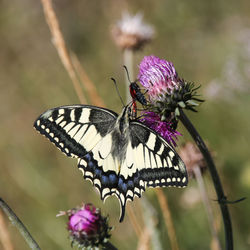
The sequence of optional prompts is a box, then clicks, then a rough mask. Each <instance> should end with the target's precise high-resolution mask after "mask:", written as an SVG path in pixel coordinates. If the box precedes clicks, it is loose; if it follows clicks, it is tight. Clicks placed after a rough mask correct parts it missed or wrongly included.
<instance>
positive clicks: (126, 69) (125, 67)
mask: <svg viewBox="0 0 250 250" xmlns="http://www.w3.org/2000/svg"><path fill="white" fill-rule="evenodd" d="M123 68H124V69H125V71H126V73H127V77H128V81H129V82H130V83H131V80H130V77H129V73H128V68H127V66H125V65H123Z"/></svg>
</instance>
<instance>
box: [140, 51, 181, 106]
mask: <svg viewBox="0 0 250 250" xmlns="http://www.w3.org/2000/svg"><path fill="white" fill-rule="evenodd" d="M139 68H140V72H139V75H138V79H139V81H140V83H141V84H142V85H143V86H144V88H146V89H147V90H148V92H147V93H148V96H149V98H150V101H151V102H154V101H157V100H162V98H163V97H164V96H165V94H168V95H171V94H172V93H173V91H174V90H175V89H178V87H179V81H178V79H179V78H178V74H177V72H176V70H175V68H174V65H173V64H172V63H171V62H168V61H166V60H164V59H160V58H158V57H156V56H153V55H152V56H145V57H144V58H143V60H142V61H141V63H140V66H139Z"/></svg>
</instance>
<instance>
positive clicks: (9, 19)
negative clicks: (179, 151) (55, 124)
mask: <svg viewBox="0 0 250 250" xmlns="http://www.w3.org/2000/svg"><path fill="white" fill-rule="evenodd" d="M53 3H54V7H55V10H56V13H57V15H58V18H59V21H60V25H61V28H62V31H63V34H64V36H65V39H66V43H67V45H68V46H69V48H70V49H71V50H73V51H74V52H75V53H76V54H77V55H78V57H79V58H80V60H81V63H82V65H83V67H84V69H85V70H86V72H87V73H88V74H89V76H90V78H91V80H93V82H94V83H95V84H96V86H97V89H98V93H99V94H100V96H101V97H102V98H103V100H104V101H105V103H106V106H107V107H109V108H111V109H114V110H115V111H117V112H120V110H121V106H122V105H121V103H120V101H119V98H118V96H117V95H116V94H115V90H114V88H113V83H112V82H111V81H110V77H114V78H116V79H117V82H118V84H119V85H120V86H119V87H120V89H121V91H122V93H124V95H125V91H124V86H123V82H124V80H123V75H124V74H123V73H124V72H123V68H122V57H121V52H120V51H119V50H118V49H117V48H116V47H115V45H114V44H113V42H112V40H111V36H110V32H109V31H110V30H109V29H110V26H111V24H113V23H114V22H116V20H117V19H118V18H120V16H121V12H122V11H123V10H124V9H129V10H130V11H131V12H132V13H136V12H137V11H143V12H144V15H145V19H146V21H147V22H151V23H152V24H153V25H154V26H155V28H156V31H157V37H156V39H155V40H154V41H153V42H152V44H151V45H150V46H148V47H147V48H145V50H143V51H140V52H138V53H137V54H136V63H139V61H140V60H141V59H142V57H143V56H144V55H149V54H155V55H156V56H159V57H161V58H166V59H167V60H170V61H172V62H173V63H174V65H175V67H176V68H177V70H178V73H179V75H180V76H183V77H185V78H186V79H187V80H190V81H194V82H196V83H197V84H202V89H201V90H204V89H205V86H206V84H208V83H209V82H210V81H211V80H213V79H214V78H218V77H219V76H220V75H221V72H222V69H223V65H224V64H225V63H226V61H227V60H228V55H230V54H232V55H239V54H240V53H242V48H241V47H240V46H238V45H237V44H238V43H237V38H238V36H239V32H240V31H241V30H244V29H245V28H248V27H249V21H250V20H249V16H250V2H249V1H247V0H240V1H237V2H235V1H232V0H230V1H223V0H220V1H215V0H212V1H204V0H203V1H199V2H197V1H194V0H190V1H184V0H181V1H170V0H169V1H163V0H158V1H154V2H153V1H148V0H147V1H145V0H144V1H142V0H140V1H136V2H135V1H121V0H120V1H115V0H108V1H97V0H94V1H86V0H82V1H66V0H60V1H59V0H56V1H53ZM0 36H1V39H0V89H1V91H0V102H1V105H0V117H1V121H0V131H1V139H0V154H1V164H0V171H1V172H0V196H1V197H2V198H3V199H4V200H5V201H6V202H8V204H9V205H10V206H11V207H12V209H13V210H14V211H15V212H16V214H17V215H18V216H19V217H20V219H21V220H22V221H23V222H24V224H25V225H26V226H27V227H28V229H29V230H30V232H31V233H32V235H33V236H34V238H35V239H36V240H37V241H38V243H39V244H40V246H41V248H42V249H55V250H56V249H70V248H71V247H70V244H69V241H68V238H67V237H68V236H67V231H66V225H65V222H64V219H63V218H61V217H60V218H55V215H56V214H57V213H58V211H59V210H67V209H69V208H71V207H74V206H76V205H78V204H80V203H81V202H82V201H83V202H92V203H94V204H95V205H96V206H99V207H101V208H102V211H103V212H104V213H106V214H110V217H111V218H110V222H111V224H112V225H115V230H114V231H113V236H112V242H113V243H114V245H116V246H118V247H119V249H124V250H126V249H136V246H137V243H138V239H137V238H136V237H135V233H134V232H133V230H132V229H131V225H130V223H129V220H128V218H127V216H126V218H125V221H124V223H122V224H119V223H118V216H119V206H118V202H117V201H116V199H115V198H110V199H108V200H107V201H106V203H105V204H104V205H103V204H102V202H101V201H100V199H99V196H98V195H96V192H95V191H94V189H93V188H92V185H91V184H90V183H89V182H87V181H83V179H82V175H81V173H80V172H79V171H78V169H77V167H76V165H77V164H76V161H75V160H73V159H68V158H66V157H65V156H64V155H63V154H61V152H59V151H58V150H57V149H56V148H55V147H54V146H53V145H51V144H50V143H49V142H48V141H47V140H45V139H44V138H42V137H41V136H40V135H38V134H37V133H36V132H35V131H34V129H33V127H32V125H33V122H34V120H35V119H36V117H37V116H38V115H39V114H41V113H42V112H43V111H45V110H46V109H48V108H51V107H55V106H59V105H64V104H74V103H78V102H79V101H78V99H77V96H76V94H75V92H74V89H73V87H72V84H71V81H70V79H69V77H68V75H67V73H66V71H65V70H64V67H63V66H62V64H61V61H60V60H59V58H58V55H57V52H56V50H55V48H54V47H53V45H52V43H51V38H50V33H49V30H48V27H47V24H46V22H45V19H44V15H43V11H42V7H41V3H40V2H39V1H31V0H22V1H17V0H13V1H11V2H9V1H7V0H3V1H1V2H0ZM249 43H250V41H249ZM243 53H244V52H243ZM249 60H250V59H249ZM243 66H247V65H242V67H243ZM248 66H249V65H248ZM111 91H112V98H110V94H111ZM249 113H250V99H249V92H245V93H244V92H243V93H241V94H240V95H237V96H236V97H235V98H232V100H231V101H230V102H225V101H221V100H210V99H208V100H207V102H206V103H204V104H202V105H201V107H200V108H199V113H198V114H190V117H191V119H192V120H193V122H194V124H195V125H196V126H197V129H198V130H199V131H200V133H201V135H202V136H203V137H204V139H205V140H206V141H207V142H208V143H209V145H210V148H211V149H212V150H213V151H215V152H216V162H217V166H218V170H219V173H220V174H221V177H222V180H223V184H224V186H225V192H226V194H227V196H228V199H229V200H234V199H238V198H240V197H243V196H248V194H249V191H250V185H249V183H250V174H249V171H248V169H249V167H250V165H249V144H250V143H249V139H250V138H249V135H250V131H249V130H250V129H249V128H250V119H249ZM182 134H184V137H185V139H186V138H188V137H187V136H186V132H185V131H183V130H182ZM181 140H183V138H182V139H181ZM205 180H206V183H207V186H208V190H210V191H209V197H210V198H211V200H213V199H215V197H216V196H215V195H214V192H213V188H212V187H211V182H210V177H209V176H208V174H207V176H206V178H205ZM191 186H194V187H196V183H195V182H194V181H191V182H190V187H191ZM188 188H189V187H188ZM165 192H166V193H167V195H168V197H169V203H170V207H171V211H172V213H173V220H174V225H175V228H176V231H177V238H178V243H179V245H180V249H210V247H209V246H210V239H211V237H210V232H209V227H208V223H207V221H206V216H205V213H204V209H203V207H202V204H201V203H198V204H196V205H194V206H193V207H192V208H187V207H185V206H183V205H181V203H182V202H183V199H182V195H183V193H184V192H185V190H179V189H177V190H176V189H166V190H165ZM146 193H147V196H148V198H149V199H150V201H151V202H152V204H153V205H154V206H155V207H156V208H157V211H158V212H159V214H158V216H159V225H158V228H159V230H160V232H161V240H162V244H163V246H164V247H165V249H168V248H169V242H168V238H167V237H166V229H165V226H164V223H163V222H162V220H161V217H160V210H159V205H158V202H157V200H156V197H155V195H154V192H153V191H152V190H148V191H147V192H146ZM136 203H137V199H136V201H135V205H134V204H133V208H134V209H135V210H137V209H138V206H136ZM212 204H213V209H214V211H215V214H219V210H218V207H217V205H216V203H215V202H212ZM230 211H231V215H232V221H233V229H234V239H235V249H243V250H244V249H249V247H250V230H249V227H250V222H249V219H248V215H249V211H250V205H249V201H248V200H246V201H244V202H242V203H239V204H235V205H231V206H230ZM218 220H219V225H220V238H221V240H222V241H223V240H224V235H223V226H222V223H221V218H220V217H219V216H218ZM6 222H7V221H6ZM6 224H7V225H8V229H9V231H10V234H11V239H12V242H13V244H14V246H15V248H17V247H18V249H20V250H22V249H27V245H26V243H25V242H24V241H23V239H22V238H21V237H20V235H19V233H18V232H17V231H16V230H15V228H13V227H12V226H11V225H10V223H9V222H7V223H6ZM0 248H1V245H0Z"/></svg>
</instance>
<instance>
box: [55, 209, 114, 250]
mask: <svg viewBox="0 0 250 250" xmlns="http://www.w3.org/2000/svg"><path fill="white" fill-rule="evenodd" d="M59 215H68V219H69V220H68V230H69V233H70V237H71V240H72V245H78V246H79V248H80V247H81V248H84V249H85V248H86V249H88V248H89V249H93V248H94V247H98V246H100V245H102V244H104V243H105V242H107V240H108V238H110V236H111V235H110V230H111V229H112V228H111V227H109V226H108V223H107V217H103V216H102V215H101V212H100V210H99V209H97V208H95V207H94V206H93V205H91V204H86V205H82V206H81V207H78V208H73V209H71V210H68V211H67V212H60V214H59Z"/></svg>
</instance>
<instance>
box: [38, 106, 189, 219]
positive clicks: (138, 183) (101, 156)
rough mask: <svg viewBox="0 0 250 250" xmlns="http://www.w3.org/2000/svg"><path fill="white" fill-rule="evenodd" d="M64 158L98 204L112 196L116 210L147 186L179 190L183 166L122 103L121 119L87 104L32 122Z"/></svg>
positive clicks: (184, 182)
mask: <svg viewBox="0 0 250 250" xmlns="http://www.w3.org/2000/svg"><path fill="white" fill-rule="evenodd" d="M34 127H35V128H36V129H37V130H38V131H39V132H40V133H41V134H43V135H45V136H46V137H47V138H48V139H49V140H50V141H51V142H52V143H54V144H55V145H56V146H57V147H58V148H59V149H60V150H61V151H62V152H63V153H65V154H66V155H67V156H70V157H75V158H77V159H78V168H79V169H80V170H81V171H82V173H83V177H84V178H85V179H87V180H90V181H91V182H92V183H93V185H94V186H95V187H96V188H97V189H98V190H99V192H100V196H101V199H102V200H105V199H106V198H107V197H109V196H110V195H115V196H116V197H117V198H118V200H119V202H120V206H121V215H120V222H121V221H122V220H123V218H124V214H125V206H126V202H127V201H128V200H131V201H132V200H133V199H134V197H135V196H138V197H141V194H142V192H143V191H145V189H146V187H166V186H176V187H184V186H186V185H187V182H188V177H187V172H186V168H185V165H184V163H183V161H182V160H181V158H180V157H179V156H178V154H177V153H176V152H175V150H174V149H173V147H172V146H171V145H169V144H168V143H167V142H166V140H164V139H163V138H162V137H161V136H160V135H159V134H157V133H156V132H155V131H153V130H152V129H150V128H148V127H147V126H145V125H144V124H143V123H141V122H139V121H137V120H136V119H132V118H131V108H130V105H127V106H125V107H124V108H123V111H122V113H121V114H120V115H118V114H116V113H115V112H113V111H111V110H109V109H105V108H100V107H95V106H90V105H72V106H62V107H58V108H54V109H50V110H48V111H46V112H45V113H43V114H42V115H41V116H40V117H38V119H37V120H36V121H35V123H34Z"/></svg>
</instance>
